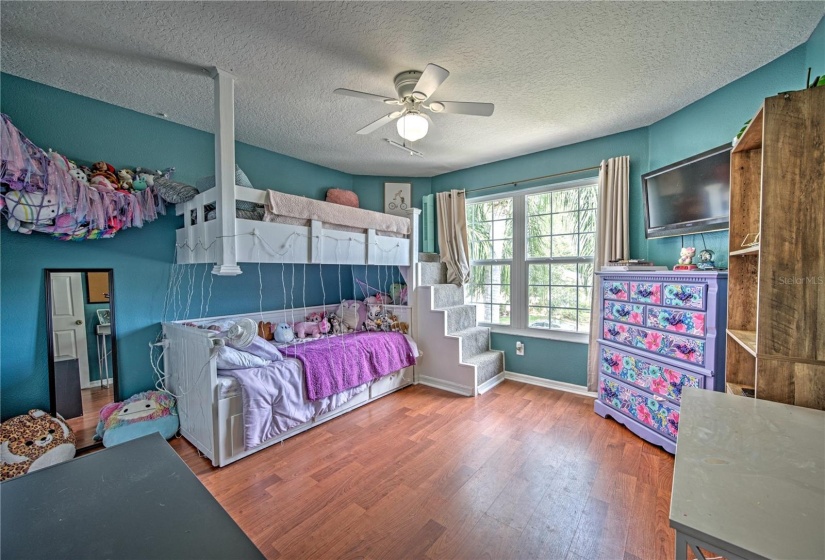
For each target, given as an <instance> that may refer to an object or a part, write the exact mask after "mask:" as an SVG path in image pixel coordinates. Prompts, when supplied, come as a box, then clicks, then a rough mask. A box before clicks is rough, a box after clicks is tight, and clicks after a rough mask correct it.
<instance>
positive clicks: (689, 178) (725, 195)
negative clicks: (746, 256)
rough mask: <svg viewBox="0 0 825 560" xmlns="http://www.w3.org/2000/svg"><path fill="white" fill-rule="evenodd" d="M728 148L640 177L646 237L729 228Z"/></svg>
mask: <svg viewBox="0 0 825 560" xmlns="http://www.w3.org/2000/svg"><path fill="white" fill-rule="evenodd" d="M730 151H731V146H730V144H727V145H725V146H719V147H718V148H714V149H713V150H708V151H707V152H704V153H701V154H699V155H696V156H693V157H691V158H688V159H685V160H682V161H677V162H676V163H674V164H671V165H668V166H667V167H662V168H661V169H657V170H656V171H651V172H649V173H645V174H644V175H642V192H643V196H644V201H645V237H647V238H648V239H650V238H654V237H671V236H674V235H685V234H688V233H702V232H706V231H717V230H722V229H728V227H729V221H728V220H729V218H728V211H729V208H730Z"/></svg>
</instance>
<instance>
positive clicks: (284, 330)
mask: <svg viewBox="0 0 825 560" xmlns="http://www.w3.org/2000/svg"><path fill="white" fill-rule="evenodd" d="M272 336H273V338H274V339H275V342H280V343H281V344H286V343H288V342H292V341H293V340H295V333H294V332H293V331H292V327H290V326H289V323H278V326H277V327H275V330H274V331H273V333H272Z"/></svg>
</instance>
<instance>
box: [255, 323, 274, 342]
mask: <svg viewBox="0 0 825 560" xmlns="http://www.w3.org/2000/svg"><path fill="white" fill-rule="evenodd" d="M258 336H260V337H261V338H263V339H264V340H272V339H274V338H275V335H274V333H273V332H272V323H268V322H266V321H258Z"/></svg>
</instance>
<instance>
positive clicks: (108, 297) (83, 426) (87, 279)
mask: <svg viewBox="0 0 825 560" xmlns="http://www.w3.org/2000/svg"><path fill="white" fill-rule="evenodd" d="M46 310H47V311H46V322H47V327H48V329H47V330H48V337H49V339H48V349H49V389H50V392H51V410H52V413H55V412H56V413H58V414H60V415H61V416H63V418H65V419H66V422H67V423H68V424H69V426H70V427H71V428H72V431H74V433H75V438H76V440H77V442H76V445H77V449H78V450H81V449H85V448H87V447H92V446H94V445H99V442H96V441H95V440H94V435H95V429H96V428H97V422H98V419H99V415H100V409H101V408H103V407H104V406H105V405H107V404H109V403H111V402H115V401H117V400H119V395H118V378H117V337H116V336H115V324H114V317H115V313H114V272H113V271H112V269H76V270H75V269H70V270H69V269H46Z"/></svg>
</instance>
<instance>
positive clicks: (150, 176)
mask: <svg viewBox="0 0 825 560" xmlns="http://www.w3.org/2000/svg"><path fill="white" fill-rule="evenodd" d="M173 171H174V169H171V170H167V173H168V174H169V176H170V177H171V175H172V172H173ZM135 175H136V178H137V179H140V180H141V181H145V182H146V186H147V187H154V186H155V179H157V178H158V177H163V171H159V170H156V169H146V168H145V167H138V168H137V169H135Z"/></svg>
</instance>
